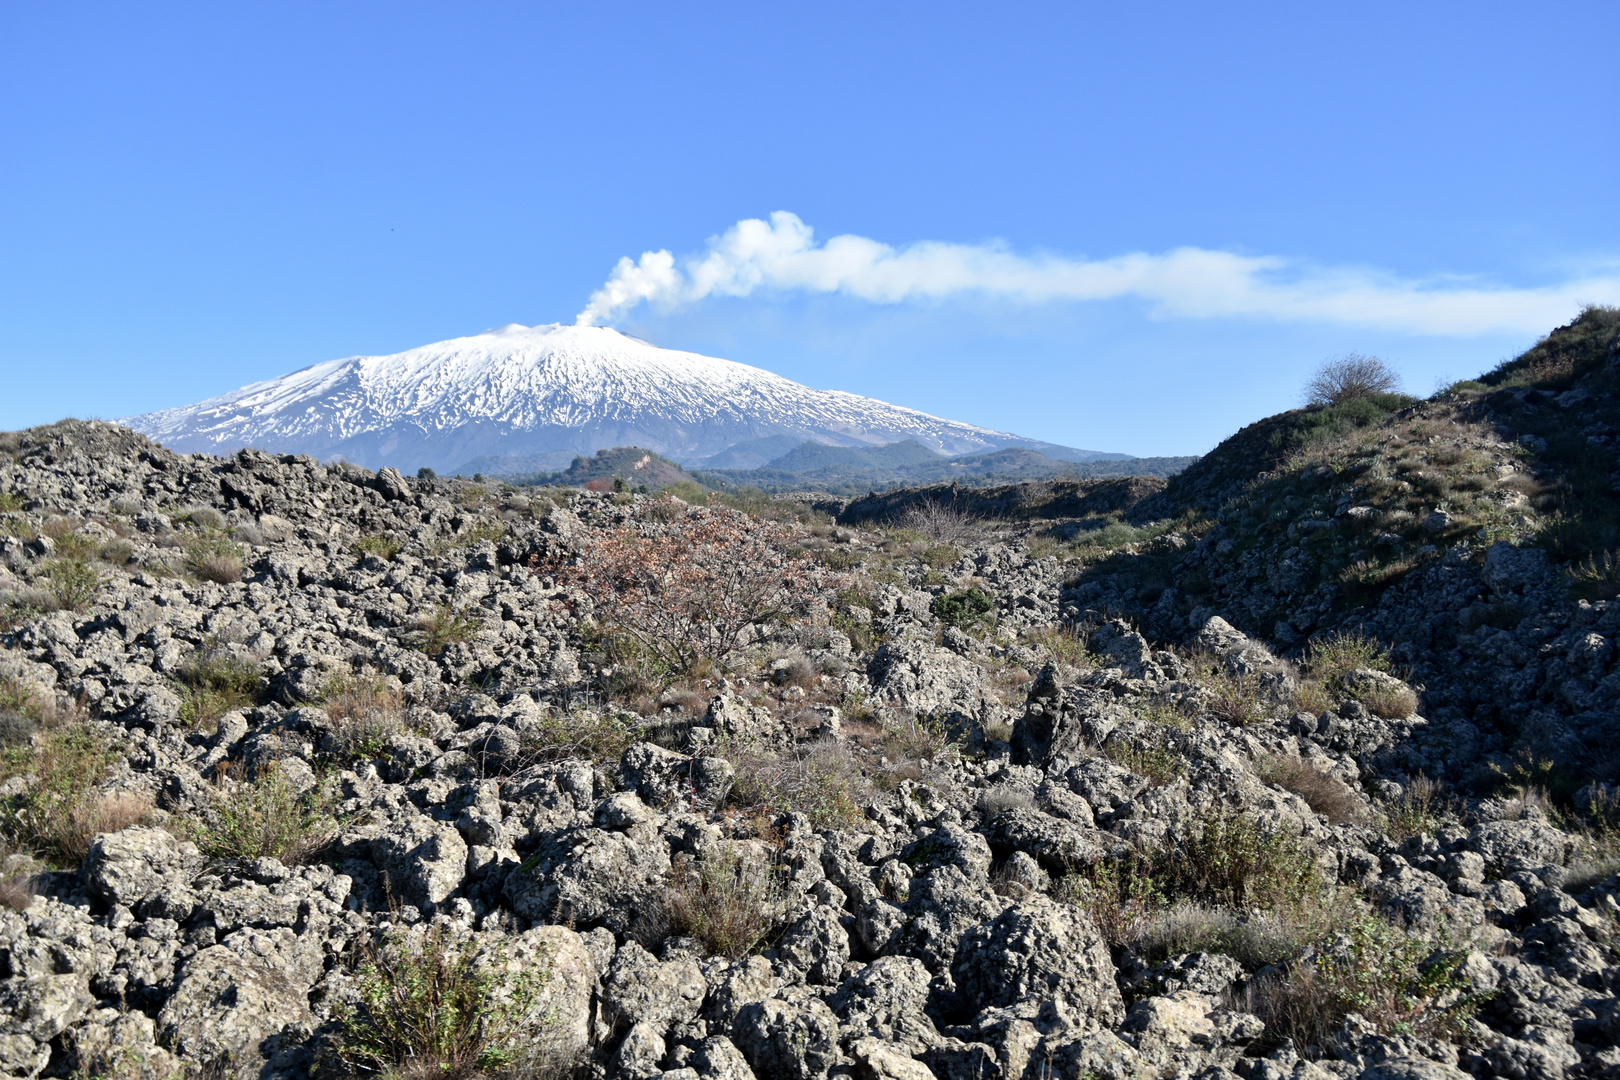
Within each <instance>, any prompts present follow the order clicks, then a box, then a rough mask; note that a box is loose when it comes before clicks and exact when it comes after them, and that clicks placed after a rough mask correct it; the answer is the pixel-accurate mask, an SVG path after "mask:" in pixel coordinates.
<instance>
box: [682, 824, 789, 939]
mask: <svg viewBox="0 0 1620 1080" xmlns="http://www.w3.org/2000/svg"><path fill="white" fill-rule="evenodd" d="M786 897H787V893H786V890H785V889H784V887H783V884H782V875H781V872H780V870H779V869H778V868H777V867H776V866H774V865H773V864H772V862H771V861H770V860H769V859H763V858H759V857H758V855H757V854H755V853H752V852H750V851H749V850H748V849H747V848H745V847H743V846H741V845H735V844H720V845H718V846H716V847H712V848H709V849H707V850H705V851H704V852H703V853H702V854H700V855H699V856H698V857H697V858H696V859H692V860H688V859H679V860H677V861H676V862H675V865H674V866H673V867H672V868H671V870H670V878H669V887H668V889H666V890H665V900H664V902H665V906H666V908H667V912H668V918H669V927H670V929H671V930H672V931H673V932H674V933H677V934H681V935H683V936H686V937H693V938H696V939H698V940H699V941H700V942H702V943H703V947H704V949H705V951H707V952H708V954H709V955H711V956H724V957H728V958H730V959H733V960H736V959H738V958H740V957H743V956H747V955H748V954H749V953H750V952H752V951H753V950H754V948H755V947H756V946H758V945H759V943H760V942H762V941H763V940H764V939H765V937H766V935H767V934H769V933H770V932H771V930H772V929H774V928H775V926H776V925H777V924H778V922H780V920H781V918H782V909H783V906H784V903H785V901H786Z"/></svg>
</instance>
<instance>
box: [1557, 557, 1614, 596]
mask: <svg viewBox="0 0 1620 1080" xmlns="http://www.w3.org/2000/svg"><path fill="white" fill-rule="evenodd" d="M1565 572H1566V573H1567V574H1568V575H1569V580H1570V589H1571V591H1572V592H1574V593H1575V595H1576V596H1577V597H1578V598H1580V599H1582V600H1613V599H1616V598H1617V597H1620V551H1598V552H1593V553H1592V554H1591V555H1588V556H1587V557H1586V558H1585V559H1581V560H1578V561H1576V562H1574V563H1571V564H1570V566H1569V568H1568V570H1566V571H1565Z"/></svg>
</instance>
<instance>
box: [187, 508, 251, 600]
mask: <svg viewBox="0 0 1620 1080" xmlns="http://www.w3.org/2000/svg"><path fill="white" fill-rule="evenodd" d="M215 513H216V514H217V513H218V512H217V511H215ZM185 550H186V569H187V570H189V571H190V572H191V573H193V574H195V575H196V576H197V577H199V578H202V579H204V580H205V581H212V582H215V583H217V584H220V585H229V584H232V583H233V582H237V581H241V580H242V571H243V569H244V567H245V565H246V564H245V563H244V561H243V559H244V557H245V554H246V553H245V551H244V550H243V548H242V545H241V544H238V543H237V542H236V541H234V540H232V539H231V538H230V537H228V536H226V535H225V534H224V533H221V532H215V531H212V530H209V531H206V532H204V533H203V534H202V535H200V536H195V537H191V538H190V539H188V540H187V541H186V544H185Z"/></svg>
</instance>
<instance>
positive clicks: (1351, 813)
mask: <svg viewBox="0 0 1620 1080" xmlns="http://www.w3.org/2000/svg"><path fill="white" fill-rule="evenodd" d="M1256 772H1257V773H1258V774H1259V776H1260V779H1261V780H1263V781H1265V782H1266V783H1268V784H1275V785H1277V786H1278V787H1280V788H1282V789H1283V790H1284V791H1291V792H1293V793H1294V794H1295V795H1298V796H1299V797H1300V798H1302V799H1304V800H1305V802H1306V803H1307V804H1308V805H1309V806H1310V808H1311V809H1312V810H1314V811H1316V812H1317V813H1318V814H1321V815H1322V816H1323V817H1325V818H1327V819H1328V821H1329V822H1330V823H1331V824H1334V825H1353V824H1359V823H1361V822H1363V821H1366V820H1367V816H1368V808H1367V802H1366V800H1365V799H1363V798H1362V797H1361V796H1360V795H1359V794H1358V793H1357V792H1356V790H1355V789H1354V788H1352V787H1351V786H1350V785H1349V784H1346V783H1345V782H1344V781H1342V780H1340V779H1338V778H1337V777H1333V776H1329V775H1328V774H1327V773H1325V772H1323V771H1322V770H1321V769H1318V768H1317V767H1316V766H1315V765H1313V764H1311V763H1310V762H1309V761H1306V760H1305V759H1304V758H1301V757H1297V756H1294V755H1290V754H1279V755H1274V756H1271V757H1267V758H1264V759H1263V760H1261V762H1260V764H1259V767H1258V768H1257V769H1256Z"/></svg>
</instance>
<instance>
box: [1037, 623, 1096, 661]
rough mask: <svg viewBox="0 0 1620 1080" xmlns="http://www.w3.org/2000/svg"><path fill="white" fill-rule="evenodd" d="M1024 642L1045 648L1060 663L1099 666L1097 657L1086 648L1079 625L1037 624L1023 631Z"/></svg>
mask: <svg viewBox="0 0 1620 1080" xmlns="http://www.w3.org/2000/svg"><path fill="white" fill-rule="evenodd" d="M1023 637H1024V643H1025V644H1027V645H1033V646H1036V647H1038V648H1042V649H1045V650H1046V651H1047V653H1049V654H1050V655H1051V657H1052V659H1054V660H1056V661H1057V662H1058V663H1060V664H1068V665H1069V666H1071V667H1077V668H1095V667H1097V666H1099V662H1098V660H1097V657H1096V656H1095V655H1094V654H1093V653H1092V652H1091V650H1089V649H1087V648H1086V635H1085V634H1084V632H1082V630H1081V629H1080V627H1079V626H1077V625H1075V624H1073V623H1067V624H1064V625H1062V626H1037V627H1033V628H1031V629H1029V630H1026V631H1024V635H1023Z"/></svg>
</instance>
